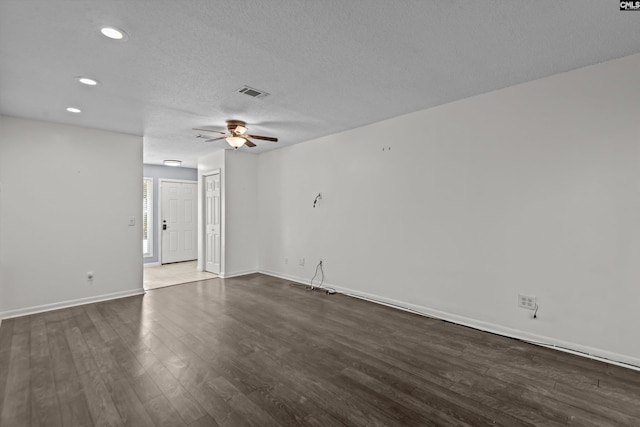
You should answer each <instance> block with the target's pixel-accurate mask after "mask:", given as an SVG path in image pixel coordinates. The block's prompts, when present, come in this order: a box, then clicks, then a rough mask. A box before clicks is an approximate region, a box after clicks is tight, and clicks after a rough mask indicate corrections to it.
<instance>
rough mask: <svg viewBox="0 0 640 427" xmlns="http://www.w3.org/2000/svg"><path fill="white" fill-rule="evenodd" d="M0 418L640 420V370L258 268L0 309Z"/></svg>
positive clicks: (447, 422) (2, 421)
mask: <svg viewBox="0 0 640 427" xmlns="http://www.w3.org/2000/svg"><path fill="white" fill-rule="evenodd" d="M0 425H1V426H7V427H8V426H11V427H15V426H94V425H95V426H136V427H137V426H170V427H175V426H244V425H249V426H279V425H308V426H322V427H327V426H343V425H347V426H395V425H411V426H483V425H491V426H495V425H503V426H563V425H571V426H599V427H602V426H638V425H640V372H637V371H633V370H629V369H625V368H620V367H617V366H613V365H608V364H605V363H600V362H596V361H592V360H588V359H584V358H580V357H578V356H573V355H569V354H565V353H560V352H557V351H554V350H549V349H545V348H541V347H537V346H533V345H529V344H525V343H522V342H520V341H517V340H512V339H508V338H504V337H500V336H496V335H492V334H488V333H483V332H479V331H475V330H473V329H469V328H465V327H462V326H457V325H453V324H449V323H446V322H443V321H439V320H435V319H429V318H426V317H422V316H418V315H414V314H411V313H406V312H403V311H399V310H395V309H392V308H389V307H385V306H382V305H377V304H373V303H369V302H366V301H362V300H358V299H355V298H350V297H347V296H344V295H330V296H329V295H325V294H321V293H317V292H309V291H307V290H304V289H301V288H298V287H292V286H290V285H289V282H287V281H285V280H281V279H277V278H274V277H269V276H265V275H260V274H254V275H249V276H243V277H239V278H234V279H226V280H223V279H211V280H206V281H201V282H195V283H189V284H185V285H178V286H173V287H169V288H163V289H158V290H153V291H149V292H147V294H146V295H144V296H138V297H131V298H125V299H120V300H114V301H108V302H104V303H98V304H89V305H85V306H81V307H74V308H69V309H64V310H58V311H52V312H48V313H43V314H37V315H32V316H25V317H21V318H15V319H7V320H4V321H3V322H2V325H1V326H0Z"/></svg>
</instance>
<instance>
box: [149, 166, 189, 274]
mask: <svg viewBox="0 0 640 427" xmlns="http://www.w3.org/2000/svg"><path fill="white" fill-rule="evenodd" d="M164 182H179V183H187V184H196V188H197V186H198V181H192V180H190V179H171V178H158V263H159V264H160V265H162V184H163V183H164ZM196 191H197V190H196ZM197 232H198V230H197V229H196V233H197Z"/></svg>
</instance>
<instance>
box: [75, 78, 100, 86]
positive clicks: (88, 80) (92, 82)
mask: <svg viewBox="0 0 640 427" xmlns="http://www.w3.org/2000/svg"><path fill="white" fill-rule="evenodd" d="M76 80H78V82H79V83H82V84H83V85H87V86H96V85H97V84H98V81H97V80H95V79H91V78H89V77H82V76H79V77H76Z"/></svg>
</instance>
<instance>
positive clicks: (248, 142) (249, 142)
mask: <svg viewBox="0 0 640 427" xmlns="http://www.w3.org/2000/svg"><path fill="white" fill-rule="evenodd" d="M244 145H246V146H247V147H255V146H256V144H254V143H253V142H251V141H249V140H248V139H247V138H245V143H244Z"/></svg>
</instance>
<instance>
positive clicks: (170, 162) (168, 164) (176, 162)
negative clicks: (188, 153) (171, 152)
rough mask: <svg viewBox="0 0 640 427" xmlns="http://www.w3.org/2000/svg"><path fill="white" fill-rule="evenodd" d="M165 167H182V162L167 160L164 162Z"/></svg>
mask: <svg viewBox="0 0 640 427" xmlns="http://www.w3.org/2000/svg"><path fill="white" fill-rule="evenodd" d="M162 163H164V165H165V166H180V165H182V160H165V161H164V162H162Z"/></svg>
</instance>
